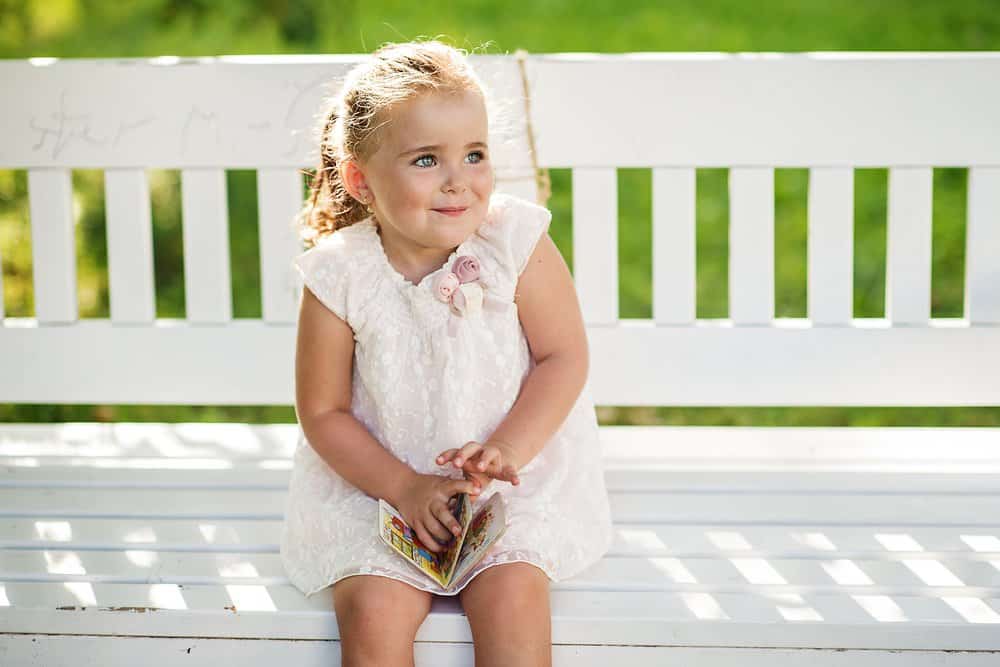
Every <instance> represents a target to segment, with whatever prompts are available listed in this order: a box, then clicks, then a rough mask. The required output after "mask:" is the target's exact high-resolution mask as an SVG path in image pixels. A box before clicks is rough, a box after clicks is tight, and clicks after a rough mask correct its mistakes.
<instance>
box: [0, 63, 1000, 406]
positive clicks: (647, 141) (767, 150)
mask: <svg viewBox="0 0 1000 667" xmlns="http://www.w3.org/2000/svg"><path fill="white" fill-rule="evenodd" d="M360 59H361V56H341V57H308V58H303V57H288V58H282V57H271V56H267V57H261V58H252V57H234V58H208V59H156V60H131V59H130V60H71V61H55V62H49V61H46V60H38V59H36V60H32V61H7V62H2V63H0V83H2V84H3V88H4V89H5V90H7V91H16V92H15V93H14V94H13V96H12V97H11V99H12V100H13V102H14V103H12V104H7V105H3V107H0V121H2V122H0V168H5V169H11V168H15V169H27V170H28V173H29V181H28V182H29V191H30V215H31V230H32V246H33V265H34V280H35V304H36V314H37V317H36V318H6V319H3V320H2V321H3V326H0V368H2V369H3V372H2V374H0V401H3V402H17V403H34V402H40V403H96V402H109V403H164V404H170V403H179V404H201V403H205V404H220V405H225V404H244V405H245V404H290V403H292V402H293V400H294V378H293V355H294V334H295V317H296V314H297V306H298V299H299V297H300V295H301V285H300V284H299V282H298V279H297V277H296V276H295V275H294V273H293V271H292V269H291V264H290V260H291V258H292V256H293V255H295V254H296V253H298V252H300V247H299V244H298V241H297V240H296V237H295V234H294V230H293V228H292V226H291V220H292V218H293V216H294V214H295V212H296V211H297V210H298V208H299V206H300V203H301V199H302V195H303V189H302V184H303V182H302V176H301V174H300V173H299V170H300V169H301V168H310V167H313V166H315V163H316V159H315V145H314V140H313V137H312V129H313V126H314V124H315V114H317V113H318V111H319V109H320V107H321V102H322V98H323V96H324V95H325V94H327V93H329V92H331V89H330V88H327V87H326V86H327V84H328V83H329V82H331V81H335V80H337V79H338V77H341V76H342V75H343V74H344V73H345V72H346V71H347V70H348V69H349V68H350V67H351V66H352V65H353V64H354V63H355V62H357V61H359V60H360ZM472 59H473V63H474V65H475V66H476V68H477V69H478V70H479V71H480V73H481V74H482V75H483V78H484V79H486V81H487V83H488V84H489V85H491V86H492V87H493V89H494V92H495V93H496V95H497V100H498V101H499V102H501V103H503V104H504V105H505V109H506V111H507V113H508V115H507V118H510V119H512V121H513V122H512V123H511V124H510V125H509V126H507V127H504V128H499V129H496V130H495V132H494V134H493V135H491V144H492V145H493V146H492V147H493V154H494V160H495V162H496V163H497V166H498V187H499V189H501V190H505V191H508V192H514V193H516V194H520V195H522V196H527V197H534V195H535V180H534V174H533V172H532V170H531V160H530V152H529V151H528V144H527V138H526V137H527V134H526V131H525V123H524V121H525V111H524V98H523V94H522V77H521V69H520V67H519V64H518V62H517V60H516V59H515V57H514V56H472ZM525 67H526V70H525V71H526V77H525V80H526V81H527V84H528V85H529V87H530V96H529V98H530V109H531V113H530V116H531V120H532V125H533V128H534V134H535V140H536V147H537V161H538V164H539V165H540V166H543V167H559V168H570V169H571V170H572V191H573V195H572V207H573V272H574V278H575V282H576V287H577V291H578V294H579V297H580V302H581V307H582V309H583V313H584V318H585V321H586V324H587V327H588V335H589V337H590V342H591V354H592V359H593V361H592V365H591V376H590V385H591V387H592V389H593V392H594V396H595V399H596V400H597V402H598V403H600V404H614V405H747V406H750V405H1000V380H998V378H1000V121H998V119H1000V86H998V85H997V82H998V81H1000V56H998V54H990V53H945V54H941V53H938V54H934V53H925V54H907V53H893V54H874V53H864V54H861V53H810V54H766V53H760V54H731V55H727V54H686V55H684V54H629V55H583V54H566V55H547V56H530V57H529V58H528V59H527V61H526V63H525ZM873 166H877V167H887V168H888V169H889V190H888V239H887V260H888V261H887V276H886V316H885V318H877V319H860V318H855V317H853V313H852V267H853V256H852V247H853V169H854V168H857V167H873ZM621 167H648V168H651V169H652V177H653V187H652V193H653V199H652V203H653V221H652V222H653V247H652V248H651V254H652V258H653V317H652V319H649V320H637V319H630V320H625V319H620V318H619V316H618V312H619V311H618V243H617V237H618V226H617V220H618V214H617V211H618V194H619V193H618V192H617V186H616V183H617V181H616V169H617V168H621ZM698 167H725V168H728V169H729V170H730V171H729V197H730V226H729V230H730V231H729V241H730V245H729V307H730V312H729V317H728V318H726V319H724V320H703V319H697V318H696V317H695V169H696V168H698ZM779 167H800V168H808V170H809V192H808V248H807V251H808V291H807V298H808V316H807V317H806V318H775V317H774V169H775V168H779ZM934 167H967V168H968V169H969V180H968V202H967V239H968V245H967V255H966V271H965V315H964V317H963V318H951V319H943V318H931V313H930V284H931V281H930V271H931V204H932V174H933V171H932V170H933V168H934ZM73 168H98V169H103V170H105V184H106V185H105V190H106V192H105V195H106V210H107V226H108V229H107V232H108V234H107V235H108V265H109V280H110V283H109V289H110V297H111V317H110V319H107V320H95V319H80V318H78V315H77V306H76V303H77V296H76V294H77V292H76V262H75V245H74V234H73V220H72V204H71V193H72V192H71V181H70V173H71V169H73ZM148 168H171V169H179V170H181V181H182V216H183V238H184V267H185V288H186V313H187V317H186V318H185V319H183V320H176V319H169V320H168V319H162V318H156V317H155V309H154V293H153V271H152V266H153V264H152V241H151V224H150V201H149V188H148V184H147V179H146V173H145V169H148ZM225 169H255V170H257V179H258V180H257V187H258V210H259V230H260V261H261V266H260V270H261V282H262V299H263V303H262V307H263V311H262V312H263V317H262V318H261V319H260V320H247V319H234V318H233V316H232V305H231V289H230V279H229V278H230V266H229V247H228V237H227V203H226V201H227V200H226V189H225ZM2 307H3V305H2V302H0V316H2V315H3V313H2Z"/></svg>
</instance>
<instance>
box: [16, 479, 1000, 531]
mask: <svg viewBox="0 0 1000 667" xmlns="http://www.w3.org/2000/svg"><path fill="white" fill-rule="evenodd" d="M609 495H610V499H611V509H612V514H613V515H614V518H615V520H616V521H628V522H635V523H663V522H674V523H692V522H696V523H719V524H726V525H741V524H745V523H752V524H757V523H770V524H782V525H784V524H787V523H796V524H801V523H814V524H816V525H866V526H867V525H873V524H887V523H897V524H900V525H906V526H933V525H941V524H949V523H964V524H967V525H990V526H992V525H995V524H996V521H997V517H1000V496H996V495H975V496H948V495H929V494H925V493H921V492H919V491H918V492H914V493H910V494H902V493H900V494H892V495H884V494H881V493H878V492H865V491H860V492H856V493H853V494H851V495H843V494H840V493H830V492H824V491H822V490H817V491H814V490H808V489H802V490H796V491H791V492H783V491H769V490H764V491H751V492H749V493H743V494H729V493H727V492H726V491H725V490H724V489H716V490H714V491H707V492H701V491H699V490H697V489H694V490H687V491H676V492H671V491H668V490H658V491H641V492H629V491H611V492H610V493H609ZM184 499H185V502H184V504H183V505H179V504H178V499H177V492H176V491H175V490H173V489H155V488H154V489H148V490H141V489H116V488H112V489H104V490H102V491H101V492H100V493H98V494H95V493H93V492H92V491H91V490H90V489H79V488H57V489H36V488H16V487H15V488H0V517H31V518H39V519H41V518H50V517H57V518H59V517H65V518H80V517H95V518H96V517H106V518H157V517H162V518H170V517H178V518H181V517H186V518H191V519H205V520H209V519H256V518H260V519H277V518H280V517H281V516H282V510H283V506H284V500H285V492H284V491H283V490H280V491H279V490H261V489H254V490H249V491H247V490H204V489H192V490H188V491H185V492H184Z"/></svg>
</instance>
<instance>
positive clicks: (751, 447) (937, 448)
mask: <svg viewBox="0 0 1000 667" xmlns="http://www.w3.org/2000/svg"><path fill="white" fill-rule="evenodd" d="M300 434H301V431H300V429H299V427H298V425H297V424H242V423H235V424H229V423H214V422H206V423H176V424H174V423H146V422H139V423H132V422H117V423H115V422H112V423H97V422H69V423H65V424H0V457H17V458H19V459H22V460H23V461H24V462H23V463H21V464H19V465H26V466H32V465H38V464H39V463H40V462H42V461H47V460H55V459H57V458H64V457H68V458H70V459H71V460H72V461H73V462H74V465H81V466H82V465H88V464H89V465H94V466H104V465H107V464H109V462H112V461H127V462H130V464H133V465H135V466H137V467H139V466H142V465H144V463H143V462H144V461H153V462H156V464H157V465H159V466H161V467H162V466H164V465H175V466H176V467H177V468H178V469H185V468H188V467H214V468H217V469H228V468H231V467H233V466H234V465H238V464H241V463H245V464H252V465H256V466H259V467H260V468H261V469H275V468H276V467H278V466H280V467H281V468H282V469H285V470H290V461H289V459H290V458H291V457H292V455H293V453H294V452H295V447H296V446H297V444H298V439H299V437H300ZM600 439H601V444H602V448H603V449H602V456H603V459H604V461H605V466H606V467H608V466H610V467H612V468H614V467H618V466H632V467H637V464H639V463H641V464H642V465H643V466H645V467H649V466H654V467H655V466H658V465H668V464H669V466H671V467H672V468H676V469H680V468H681V467H683V469H711V470H716V471H718V470H719V469H720V468H724V469H734V470H735V469H739V470H751V469H754V470H772V471H782V470H786V469H788V468H789V467H793V466H794V467H795V468H796V469H797V470H799V471H806V470H808V471H811V472H818V471H824V470H845V471H856V472H865V471H866V472H896V473H899V472H906V471H909V472H920V473H930V472H934V471H935V470H938V469H940V470H941V471H942V472H948V473H959V472H976V471H978V470H980V468H977V467H976V466H982V465H985V464H986V463H987V462H988V461H989V460H990V459H992V458H993V457H995V456H996V455H997V442H1000V429H997V428H988V427H968V428H965V427H962V428H951V427H944V426H941V427H904V426H898V427H893V428H880V427H863V426H855V427H851V428H841V427H818V426H800V427H797V426H782V427H775V428H771V427H763V426H751V427H736V426H601V427H600ZM942 441H946V442H947V443H948V447H947V448H942V447H941V442H942ZM170 461H176V462H177V463H176V464H172V463H168V462H170ZM691 466H695V467H694V468H692V467H691ZM955 466H960V467H955ZM961 466H964V467H961ZM984 472H989V473H992V472H993V471H992V470H989V471H984ZM884 481H885V480H879V479H877V478H876V480H875V483H876V484H882V483H883V482H884ZM807 486H808V485H807Z"/></svg>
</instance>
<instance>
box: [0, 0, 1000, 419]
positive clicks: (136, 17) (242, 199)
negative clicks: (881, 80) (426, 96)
mask: <svg viewBox="0 0 1000 667" xmlns="http://www.w3.org/2000/svg"><path fill="white" fill-rule="evenodd" d="M427 37H439V38H441V39H444V40H445V41H447V42H449V43H451V44H453V45H455V46H459V47H462V48H466V49H468V50H470V51H474V52H477V53H510V52H513V51H514V50H515V49H517V48H525V49H527V50H528V51H531V52H536V53H539V52H559V51H587V52H600V53H620V52H630V51H724V52H736V51H782V52H787V51H824V50H858V51H874V50H906V51H918V50H956V51H958V50H975V51H985V50H997V49H1000V3H998V2H996V1H993V0H981V1H971V0H967V1H962V0H954V1H951V2H938V1H934V0H891V1H890V0H886V1H882V2H877V3H875V2H861V1H853V2H847V1H845V2H829V1H826V0H800V1H798V2H786V1H779V0H758V2H753V3H748V2H745V1H744V0H683V1H674V2H663V1H654V0H648V1H644V2H627V3H605V2H589V3H587V2H568V1H562V2H538V3H517V4H514V3H484V2H468V1H465V2H457V3H455V2H453V3H443V2H425V3H404V2H377V1H372V2H364V3H361V2H348V1H346V0H335V1H333V2H327V3H303V2H293V1H292V0H230V1H229V2H209V1H208V0H133V1H132V2H129V3H118V2H108V1H105V2H96V1H94V0H0V57H3V58H27V57H40V56H53V57H68V58H83V57H93V58H104V57H149V56H160V55H179V56H211V55H234V54H285V53H367V52H370V51H371V50H373V49H374V48H376V47H377V46H378V45H380V44H382V43H384V42H387V41H405V40H409V39H416V38H427ZM149 175H150V188H151V195H152V200H153V202H152V204H153V244H154V263H155V281H156V311H157V316H158V317H170V318H182V317H184V308H185V304H184V273H183V271H184V267H183V248H182V237H181V226H180V178H179V174H178V173H177V172H176V171H168V170H151V171H150V174H149ZM727 178H728V171H727V170H725V169H699V170H698V172H697V256H698V263H697V283H698V293H697V316H698V317H699V318H724V317H726V316H727V314H728V296H727V292H728V215H729V210H728V191H727V186H728V184H727ZM966 179H967V172H966V170H964V169H957V168H947V169H935V170H934V210H933V258H932V259H933V266H932V316H934V317H961V316H962V315H963V292H964V280H963V276H964V268H965V267H964V257H965V222H964V221H965V197H966ZM886 181H887V171H886V170H885V169H859V170H857V171H856V172H855V207H854V211H855V247H854V252H855V267H854V312H855V315H856V316H857V317H881V316H883V315H884V309H885V299H884V292H885V236H886V185H887V182H886ZM552 183H553V196H552V199H551V200H550V201H549V207H550V208H551V209H552V211H553V214H554V222H553V224H552V228H551V234H552V237H553V238H554V239H555V241H556V244H557V245H558V246H559V248H560V249H561V250H562V251H563V253H564V255H565V257H566V260H567V262H568V263H569V264H570V266H572V215H571V206H570V202H571V193H572V184H571V175H570V173H569V171H568V170H553V172H552ZM227 185H228V188H229V211H230V247H231V255H232V256H231V260H232V267H233V304H234V315H235V316H236V317H240V318H258V317H260V316H261V306H260V276H259V271H258V266H259V256H258V248H257V244H258V236H257V223H256V217H257V211H256V179H255V174H254V172H252V171H242V170H241V171H229V172H227ZM807 186H808V171H807V170H805V169H778V170H776V171H775V310H776V312H775V315H776V316H777V317H805V315H806V192H807ZM103 188H104V183H103V173H102V172H101V171H98V170H76V171H74V173H73V189H74V214H75V219H76V231H77V234H76V241H77V261H78V280H79V306H80V315H81V317H95V318H100V317H108V316H109V312H110V308H109V298H108V284H107V270H106V266H107V257H106V247H107V240H106V237H105V225H104V218H105V212H104V198H103ZM618 188H619V193H620V204H619V214H620V227H619V258H620V261H621V277H620V304H621V305H620V315H621V317H624V318H646V317H650V316H651V314H652V306H651V302H652V285H651V281H652V264H651V255H650V241H651V194H650V192H651V174H650V171H649V170H648V169H621V170H619V174H618ZM0 257H2V260H3V299H4V306H5V310H6V314H7V315H8V316H11V317H31V316H33V314H34V305H33V301H32V268H31V230H30V223H29V219H28V204H27V177H26V174H25V172H24V171H11V170H0ZM598 413H599V417H600V420H601V422H602V423H605V424H705V425H709V424H718V425H758V426H771V425H775V426H792V425H797V426H798V425H815V426H820V425H833V426H836V425H855V426H866V425H927V426H946V425H956V426H984V425H993V426H995V425H1000V408H992V407H991V408H936V409H927V408H853V407H849V406H847V407H842V408H816V407H799V408H783V407H775V408H742V407H735V408H733V407H726V408H716V407H711V406H706V407H704V408H671V407H634V406H633V407H628V406H601V407H600V408H599V410H598ZM0 420H2V421H23V422H48V421H57V422H58V421H77V420H85V421H89V420H99V421H170V422H172V421H245V422H256V423H269V422H293V421H294V420H295V413H294V409H293V407H292V406H269V407H263V408H261V407H250V406H235V407H229V406H105V405H73V406H62V405H0Z"/></svg>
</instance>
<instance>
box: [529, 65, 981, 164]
mask: <svg viewBox="0 0 1000 667" xmlns="http://www.w3.org/2000/svg"><path fill="white" fill-rule="evenodd" d="M534 59H535V68H536V70H537V72H538V78H537V83H536V84H535V86H534V88H533V97H534V100H535V106H536V107H537V108H538V110H539V115H538V121H537V122H538V126H539V142H538V146H539V156H540V158H541V161H542V163H543V164H546V165H553V166H557V165H572V166H574V167H598V166H607V165H616V166H618V167H666V166H679V167H689V166H696V167H757V166H760V165H768V166H771V167H802V166H850V167H884V166H886V165H887V164H889V165H893V164H911V165H919V164H924V165H928V164H933V165H935V166H939V167H944V166H960V167H961V166H966V165H996V164H997V163H998V158H997V155H1000V136H998V135H997V133H996V132H995V129H996V128H995V126H994V121H993V119H994V118H996V117H1000V90H998V88H997V86H996V85H995V84H996V81H997V79H1000V54H997V53H995V52H986V53H976V54H970V53H963V54H959V53H941V54H933V53H927V52H923V53H916V52H914V53H892V54H889V53H871V52H868V53H837V52H813V53H794V54H792V53H766V54H754V53H732V54H730V53H670V54H667V53H630V54H615V55H612V54H599V55H598V54H581V53H568V54H567V53H560V54H547V55H544V56H536V57H534ZM597 91H600V92H599V93H598V92H597ZM622 100H628V120H627V121H623V120H622V116H623V114H622V107H621V101H622ZM831 100H836V104H831V102H830V101H831ZM958 100H961V101H962V102H961V103H957V101H958ZM567 109H572V111H571V112H569V113H567V111H566V110H567ZM734 109H738V110H739V113H733V110H734ZM595 128H602V130H603V131H595ZM612 128H613V131H611V129H612ZM580 137H587V140H586V141H581V140H580Z"/></svg>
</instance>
